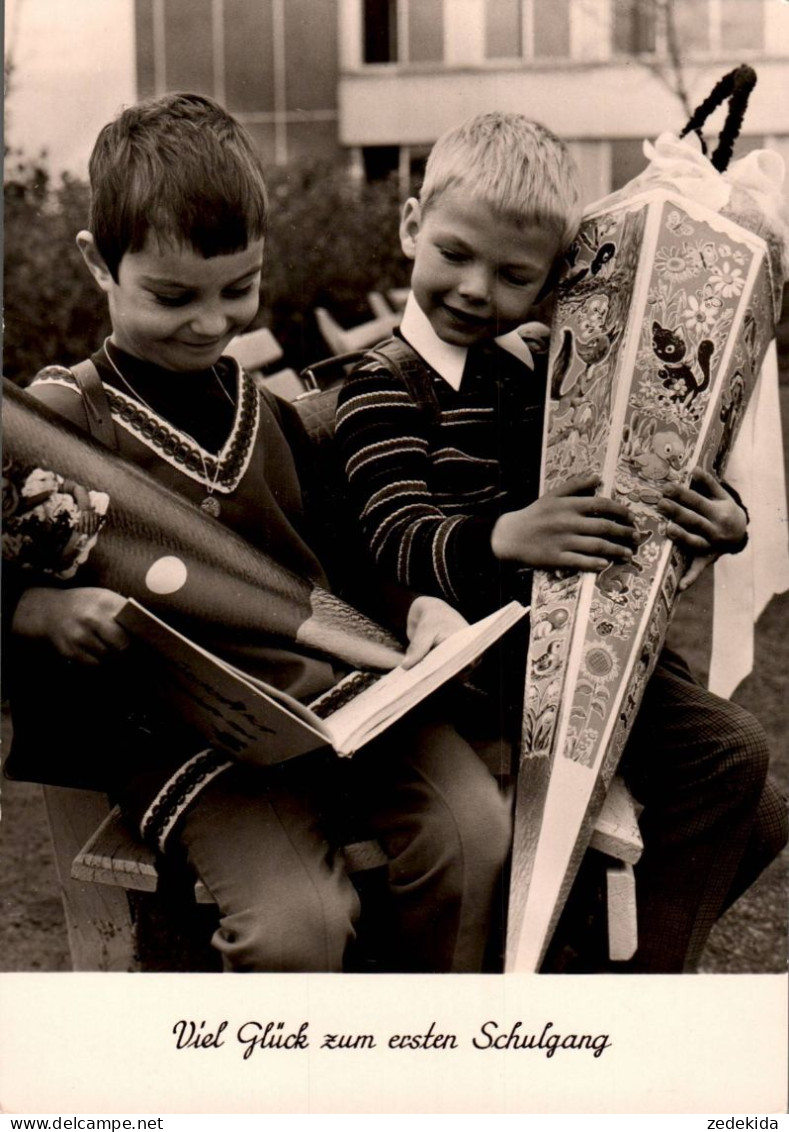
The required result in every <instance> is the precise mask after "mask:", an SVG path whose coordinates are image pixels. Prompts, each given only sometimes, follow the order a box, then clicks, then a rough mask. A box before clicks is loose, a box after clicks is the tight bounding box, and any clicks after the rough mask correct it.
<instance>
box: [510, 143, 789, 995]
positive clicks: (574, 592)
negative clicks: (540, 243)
mask: <svg viewBox="0 0 789 1132" xmlns="http://www.w3.org/2000/svg"><path fill="white" fill-rule="evenodd" d="M684 145H685V143H680V142H677V141H676V139H673V146H674V147H675V148H676V147H678V148H679V149H680V150H681V149H682V148H683V146H684ZM666 146H667V148H669V149H671V146H669V145H668V142H666ZM672 156H673V157H676V154H675V153H674V152H673V150H672ZM699 162H702V163H703V164H705V165H709V166H710V167H709V176H711V177H712V178H713V179H717V181H720V179H721V178H720V174H719V173H717V172H716V171H715V169H714V168H713V167H712V166H711V165H710V163H709V162H706V159H704V158H702V157H701V156H700V155H697V154H695V153H694V154H692V164H695V165H698V163H699ZM696 172H698V170H696ZM701 173H703V174H704V175H706V174H707V171H706V170H704V169H702V170H701ZM700 175H701V174H699V176H700ZM732 180H734V170H732ZM724 195H726V194H724ZM735 202H736V207H734V205H735ZM738 209H739V210H740V215H738V211H737V210H738ZM738 219H741V220H742V221H743V223H738V222H737V221H738ZM752 228H754V229H755V230H756V231H758V232H759V233H760V235H755V234H754V231H752V230H751V229H752ZM762 234H766V235H768V238H767V239H764V238H762ZM772 236H773V234H772V233H770V232H769V225H767V224H765V222H764V218H763V217H762V216H761V215H760V214H759V210H758V207H757V208H756V209H754V207H753V199H752V198H749V199H746V197H745V195H744V194H743V195H740V196H739V197H737V196H736V194H735V192H734V191H732V193H731V197H730V200H729V203H728V207H727V208H726V214H725V215H724V214H722V213H721V212H719V211H716V210H714V209H711V208H708V207H706V206H705V205H703V204H700V203H698V202H697V201H695V200H693V199H690V198H688V197H687V196H685V195H681V194H680V193H679V192H678V191H677V190H676V189H675V188H672V187H671V186H670V183H668V184H667V183H665V182H662V181H661V178H660V177H659V176H657V177H654V178H652V179H651V180H650V179H649V178H648V177H645V180H644V181H643V182H642V183H641V184H639V185H638V186H636V191H631V192H627V191H626V190H623V191H622V192H621V193H620V194H616V195H615V196H613V197H612V198H609V199H608V200H606V201H602V202H600V203H599V204H598V205H597V206H595V207H594V208H593V209H592V210H590V212H589V213H588V214H587V215H586V217H585V218H584V221H583V224H582V227H581V230H580V233H579V237H578V239H577V241H576V243H575V244H574V246H573V248H572V249H571V253H570V257H569V260H571V261H572V262H569V260H568V265H567V268H566V270H565V272H564V275H563V278H562V280H561V281H560V283H559V291H558V296H559V297H558V301H557V307H556V313H555V317H554V322H553V327H552V337H551V352H550V356H549V379H550V388H549V399H548V405H547V422H546V443H545V447H544V457H543V471H542V488H543V490H550V489H551V488H554V487H556V486H558V485H559V484H560V483H562V482H564V481H566V480H567V479H569V478H571V477H572V476H575V475H578V474H581V473H588V472H595V473H598V474H599V475H600V478H601V483H600V487H599V488H598V492H599V494H600V495H603V496H608V497H610V498H613V499H616V500H619V501H620V502H623V503H625V504H626V505H627V506H628V507H629V509H630V511H631V514H632V516H633V519H634V523H635V525H636V528H637V542H638V549H637V552H636V554H635V556H634V558H633V559H632V561H630V562H628V563H619V564H612V565H610V566H609V567H608V568H607V569H605V570H604V571H602V572H601V573H600V574H599V575H593V574H583V575H582V574H572V575H566V574H561V573H553V574H547V573H538V574H536V575H535V580H534V588H533V593H532V613H531V623H532V632H531V639H530V644H529V653H528V659H527V676H526V693H525V703H524V725H523V734H522V744H521V751H520V762H519V770H518V783H517V789H516V803H515V829H514V839H513V858H512V871H511V883H510V897H509V910H508V929H507V948H506V960H505V967H506V970H508V971H512V972H533V971H537V970H538V969H539V967H540V965H541V963H542V961H543V958H544V955H545V951H546V948H547V946H548V944H549V942H550V939H551V936H552V934H553V931H554V929H555V927H556V924H557V922H558V919H559V916H560V914H561V911H562V908H563V906H564V903H565V900H566V898H567V895H568V893H569V890H570V888H571V886H572V883H573V880H574V878H575V875H576V873H577V870H578V867H579V865H580V862H581V859H582V857H583V854H584V852H585V851H586V848H587V846H588V844H589V841H590V838H591V835H592V831H593V829H594V824H595V821H596V819H597V816H598V814H599V812H600V809H601V807H602V804H603V801H604V799H605V795H606V792H607V790H608V787H609V785H610V783H611V779H612V778H613V775H614V772H615V770H616V766H617V763H618V761H619V758H620V756H621V754H622V750H623V748H624V745H625V743H626V740H627V737H628V733H629V730H630V727H631V724H632V722H633V719H634V717H635V715H636V712H637V710H638V707H639V704H640V702H641V698H642V695H643V691H644V688H645V685H646V683H647V680H648V679H649V677H650V675H651V673H652V671H653V669H654V666H655V664H656V662H657V658H658V655H659V653H660V649H661V647H662V644H663V640H664V637H665V633H666V629H667V627H668V623H669V619H670V616H671V611H672V609H673V606H674V601H675V596H676V592H677V588H678V584H679V580H680V577H681V575H682V572H683V569H684V562H683V559H682V556H681V555H680V554H679V552H678V551H677V549H676V548H675V547H674V546H673V544H672V543H671V540H669V539H668V537H667V535H666V521H665V519H664V518H663V517H662V516H661V514H660V512H659V511H658V510H657V504H658V503H659V502H660V499H661V497H662V492H663V490H664V489H665V488H666V487H667V486H669V485H671V484H685V485H687V484H688V483H689V482H690V478H691V472H692V470H693V468H694V467H695V466H696V465H697V464H701V465H702V466H704V467H706V468H707V469H708V470H710V471H712V472H713V473H714V474H715V475H716V476H718V477H720V476H721V474H722V473H723V470H724V468H725V464H726V458H727V454H728V452H729V451H730V449H731V445H732V442H733V440H734V438H735V436H736V433H737V430H738V427H739V425H740V423H741V420H742V416H743V414H744V411H745V408H746V406H747V403H748V400H749V397H750V395H751V392H752V389H753V386H754V384H755V381H756V377H757V375H758V373H759V370H760V367H761V364H762V360H763V358H764V354H765V352H766V349H767V346H768V343H769V341H770V339H771V337H772V335H773V331H774V325H775V321H776V319H777V313H778V309H779V307H778V304H779V301H780V293H781V283H782V250H781V243H780V240H776V239H774V238H772Z"/></svg>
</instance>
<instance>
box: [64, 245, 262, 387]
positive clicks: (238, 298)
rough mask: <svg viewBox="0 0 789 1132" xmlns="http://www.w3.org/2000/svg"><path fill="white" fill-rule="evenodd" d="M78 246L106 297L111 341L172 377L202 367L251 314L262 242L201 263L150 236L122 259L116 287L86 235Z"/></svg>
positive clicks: (181, 249)
mask: <svg viewBox="0 0 789 1132" xmlns="http://www.w3.org/2000/svg"><path fill="white" fill-rule="evenodd" d="M77 243H78V245H79V248H80V250H81V252H82V254H83V257H84V258H85V262H86V263H87V265H88V268H89V270H90V272H91V274H92V275H93V277H94V279H95V280H96V281H97V283H98V284H99V286H100V287H101V289H102V291H104V292H105V293H106V295H107V299H108V302H109V308H110V318H111V321H112V342H113V343H114V344H115V345H116V346H118V347H119V349H121V350H125V351H126V353H128V354H132V355H133V356H134V357H136V358H140V359H142V360H143V361H147V362H152V363H153V364H154V365H158V366H162V367H163V368H164V369H170V370H174V371H176V372H179V373H188V372H189V371H191V370H202V369H208V368H209V367H210V366H212V365H213V364H214V363H215V362H216V361H217V360H218V359H219V358H220V356H221V355H222V353H223V352H224V350H225V347H226V346H227V345H228V343H229V342H230V340H231V339H232V338H234V337H235V336H236V334H240V333H241V331H242V330H244V329H245V328H246V327H247V326H248V325H249V323H250V322H251V321H252V319H253V318H254V317H255V314H256V313H257V309H258V304H259V291H260V273H261V269H262V266H263V240H262V239H259V240H255V241H253V242H251V243H250V244H248V245H247V247H246V248H244V250H243V251H240V252H235V253H233V254H231V255H219V256H212V257H211V258H209V259H206V258H204V257H203V256H202V255H200V254H199V252H196V251H195V250H194V249H192V248H190V247H182V246H180V245H176V244H172V243H166V244H162V245H161V246H160V245H159V244H158V243H157V242H156V240H154V239H151V238H150V237H149V238H148V240H147V241H146V243H145V246H144V247H143V248H142V250H141V251H138V252H126V254H125V255H124V256H123V258H122V260H121V262H120V266H119V268H118V280H117V282H116V281H115V280H114V279H113V278H112V275H111V273H110V271H109V270H108V268H107V266H106V264H105V263H104V261H103V259H102V258H101V256H100V254H99V252H98V250H97V248H96V246H95V243H94V242H93V237H92V236H91V235H90V233H89V232H81V233H80V235H79V236H78V237H77Z"/></svg>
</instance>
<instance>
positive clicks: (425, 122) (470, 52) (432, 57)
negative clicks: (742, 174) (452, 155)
mask: <svg viewBox="0 0 789 1132" xmlns="http://www.w3.org/2000/svg"><path fill="white" fill-rule="evenodd" d="M666 9H668V10H669V11H670V13H671V19H670V21H667V20H666V18H665V15H664V13H665V11H666ZM135 23H136V35H137V74H138V88H139V94H140V96H144V95H146V94H149V93H153V92H162V91H164V90H175V89H184V88H189V89H196V90H200V91H204V92H206V93H211V94H213V95H214V96H215V97H217V98H218V99H220V101H222V102H224V103H225V104H226V105H227V106H228V108H229V109H230V110H231V111H233V112H234V113H235V114H236V115H237V116H238V117H239V118H240V119H241V120H242V121H244V122H245V123H246V124H247V125H248V127H249V128H250V130H251V131H252V133H253V134H254V136H255V138H256V140H257V142H258V144H259V146H260V149H261V152H262V154H263V156H264V159H265V160H266V161H269V162H275V163H280V164H281V163H285V162H288V161H291V160H294V159H303V158H314V157H319V158H325V157H328V158H331V157H340V156H344V157H345V158H346V159H347V160H348V161H349V162H350V163H351V165H352V167H353V168H355V169H356V170H357V171H358V172H360V173H361V172H364V174H365V175H366V176H367V177H368V178H376V177H380V176H384V175H388V174H389V173H391V172H392V171H397V173H398V175H399V177H400V180H401V183H402V185H403V187H405V186H406V185H407V184H408V183H409V181H410V180H411V179H412V178H413V177H414V176H418V174H419V171H420V168H421V164H422V162H423V161H424V157H425V155H426V153H427V151H428V150H429V148H430V145H431V144H432V142H433V141H434V140H435V139H436V137H437V136H438V135H439V134H440V133H441V132H442V131H443V130H444V129H446V128H447V127H448V126H450V125H452V124H455V123H457V122H458V121H460V120H461V119H463V118H464V117H467V116H468V115H469V114H473V113H476V112H478V111H482V110H489V109H494V108H495V109H502V110H513V111H519V112H522V113H525V114H527V115H529V116H530V117H533V118H537V119H539V120H540V121H543V122H545V123H546V125H548V126H550V127H551V128H552V129H553V130H554V131H555V132H556V133H558V134H559V135H560V136H561V137H563V138H564V139H565V140H566V141H567V142H568V143H569V145H570V147H571V149H572V151H573V154H574V156H575V158H576V160H577V161H578V164H579V166H580V169H581V173H582V176H583V180H584V188H585V196H586V199H588V200H591V199H593V198H594V197H597V196H601V195H603V194H604V193H606V192H608V191H609V190H610V189H611V188H616V187H618V186H619V185H621V184H623V183H624V182H625V181H626V180H628V179H629V178H630V177H631V176H632V175H633V174H634V173H636V172H637V171H638V170H639V169H640V168H642V167H643V154H642V141H643V139H644V138H650V137H654V136H656V135H657V134H658V133H660V132H661V131H663V130H666V129H671V130H675V131H678V130H679V129H680V128H681V127H682V125H683V124H684V121H685V119H686V117H687V115H686V112H685V110H684V109H683V107H682V104H681V101H680V99H679V98H678V97H677V94H676V88H677V83H678V81H680V82H681V83H682V84H683V85H684V86H685V88H686V89H687V94H688V99H689V101H690V103H691V105H695V104H696V103H697V102H699V101H701V99H702V98H703V97H705V96H706V94H707V93H708V92H709V91H710V89H711V88H712V86H713V85H714V83H715V82H716V81H717V79H718V78H720V76H721V75H722V74H724V73H725V72H726V71H727V70H730V69H731V68H732V67H734V66H736V65H737V64H738V63H740V62H743V61H746V62H750V63H752V64H753V65H754V66H755V68H756V70H757V72H758V77H759V82H758V85H757V88H756V90H755V92H754V95H753V96H752V99H751V104H750V106H749V109H748V114H747V116H746V121H745V127H744V130H743V136H742V139H741V141H740V143H739V151H740V152H743V151H746V150H747V149H750V148H755V147H757V146H760V145H770V146H772V147H774V148H776V149H778V150H779V151H781V152H783V154H784V156H785V158H786V159H787V163H788V164H789V113H788V112H787V111H786V109H785V104H786V93H785V92H786V90H787V89H789V81H788V80H789V4H787V3H784V2H782V0H135Z"/></svg>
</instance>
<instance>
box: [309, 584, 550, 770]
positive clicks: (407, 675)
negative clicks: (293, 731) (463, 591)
mask: <svg viewBox="0 0 789 1132" xmlns="http://www.w3.org/2000/svg"><path fill="white" fill-rule="evenodd" d="M527 613H528V609H527V608H526V607H524V606H522V605H520V604H519V603H518V602H516V601H513V602H510V603H509V605H505V606H504V608H503V609H499V610H497V611H496V612H495V613H491V614H490V616H488V617H485V618H484V619H483V620H481V621H477V622H475V623H474V624H473V625H469V626H468V628H466V629H461V630H459V631H458V632H457V633H453V634H452V636H451V637H448V638H447V639H446V640H445V641H442V642H441V644H440V645H437V646H436V647H435V648H434V649H431V651H430V652H429V653H428V654H427V656H426V657H425V658H424V659H423V660H421V661H420V662H419V663H418V664H416V665H414V667H413V668H402V667H399V668H395V669H393V670H392V671H391V672H387V673H386V675H385V676H382V677H381V678H380V680H378V681H376V683H375V684H374V685H373V686H372V687H369V688H366V689H365V690H364V691H363V692H360V693H359V695H358V696H356V698H355V699H352V700H351V701H350V703H348V704H345V705H344V706H343V707H341V708H339V709H338V710H337V711H336V712H334V713H333V714H332V715H330V716H329V717H328V718H327V719H326V721H325V722H326V727H327V729H328V730H329V732H330V733H331V736H332V740H333V742H334V746H335V748H336V749H337V751H339V752H342V753H350V752H352V751H354V750H356V749H357V748H358V747H361V746H363V744H365V743H369V742H370V740H372V739H374V738H375V736H376V735H379V734H380V733H381V732H382V731H384V730H385V729H386V728H387V727H388V726H390V725H391V724H392V723H394V722H395V720H397V719H400V718H401V717H402V716H403V715H405V714H406V712H408V711H409V710H410V709H411V708H412V707H414V705H415V704H417V703H419V702H420V700H422V699H424V698H425V697H426V696H428V695H430V693H431V692H433V691H435V689H436V688H439V687H440V686H441V685H442V684H444V683H445V682H446V681H447V680H450V679H451V678H452V677H453V676H456V675H457V674H458V673H459V672H461V671H462V670H463V669H464V668H466V667H467V666H468V665H469V664H471V662H472V661H473V660H475V659H476V658H477V657H478V656H480V655H481V654H482V653H483V652H484V651H485V650H486V649H487V648H489V647H490V645H492V644H493V643H494V642H495V641H496V640H498V638H499V637H501V636H502V635H503V634H504V633H505V632H506V631H507V630H508V629H510V628H511V627H512V626H513V625H514V624H516V622H518V621H520V619H521V618H522V617H524V616H525V615H526V614H527Z"/></svg>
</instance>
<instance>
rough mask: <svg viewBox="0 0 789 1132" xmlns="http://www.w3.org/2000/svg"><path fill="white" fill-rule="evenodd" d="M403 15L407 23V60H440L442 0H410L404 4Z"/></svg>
mask: <svg viewBox="0 0 789 1132" xmlns="http://www.w3.org/2000/svg"><path fill="white" fill-rule="evenodd" d="M404 16H405V18H406V20H407V23H408V60H407V62H409V63H438V62H440V61H441V60H442V59H443V58H444V0H411V2H410V3H407V4H406V5H405V12H404ZM405 61H406V60H404V62H405Z"/></svg>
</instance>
